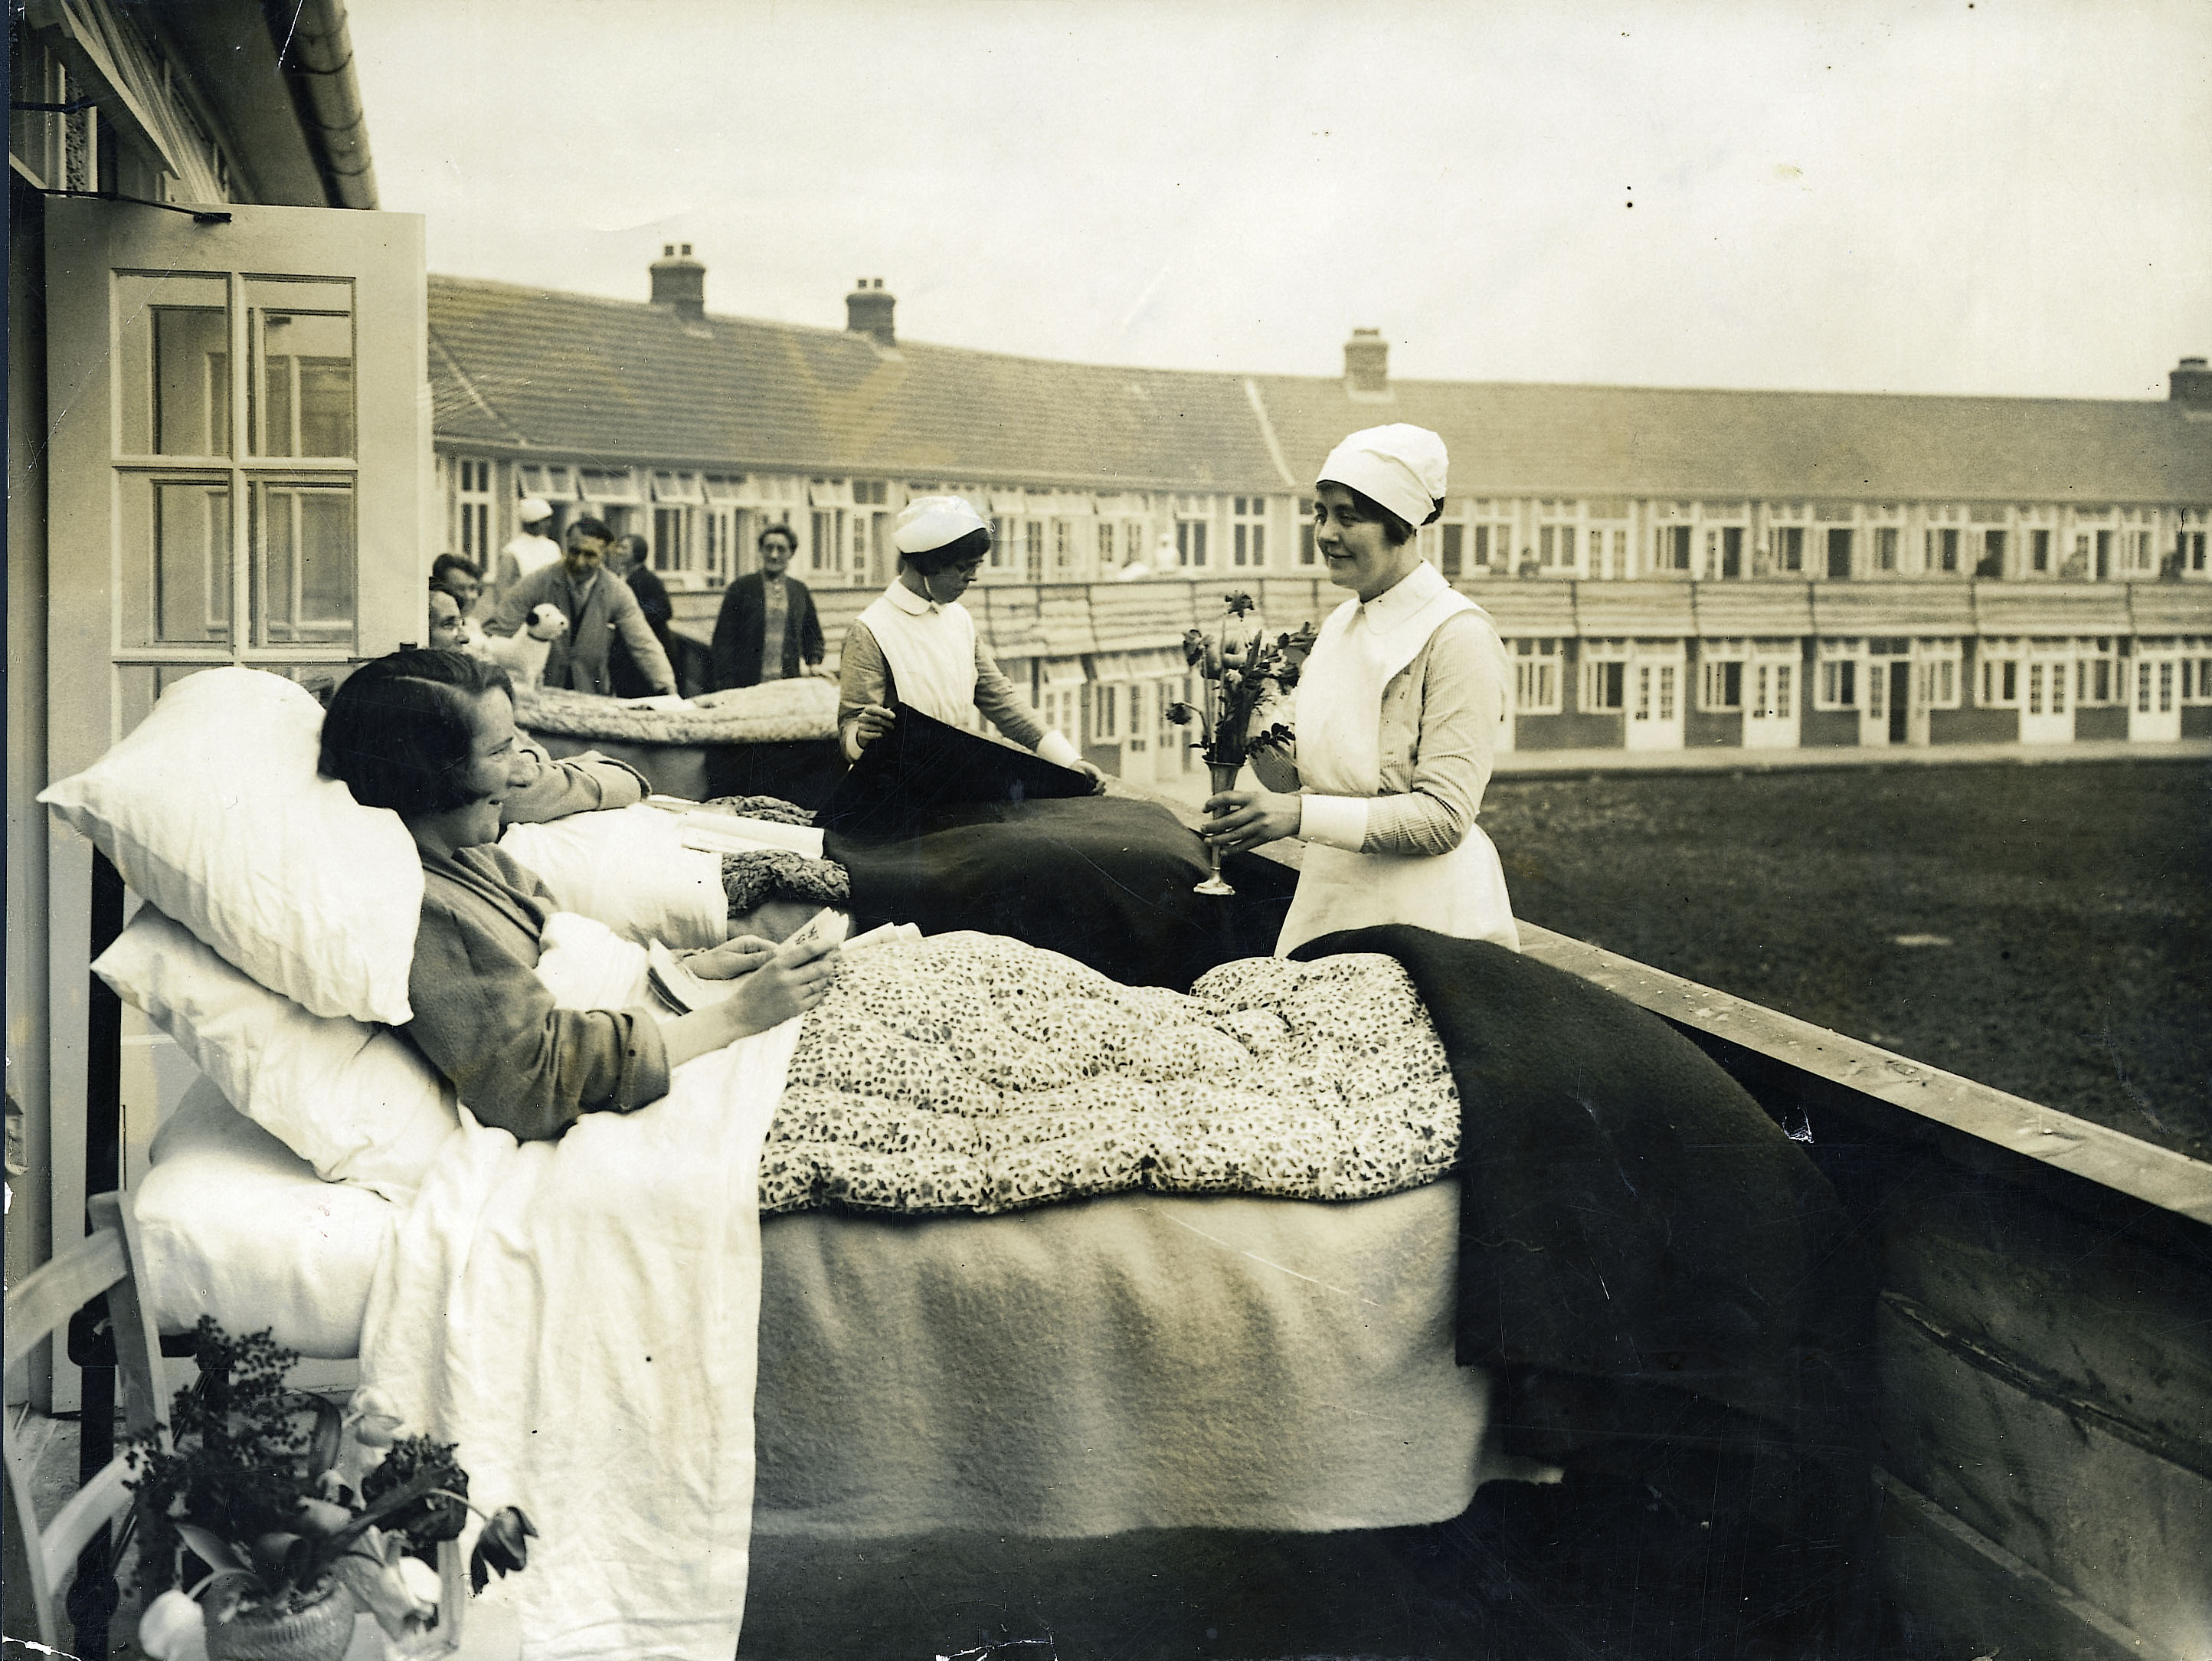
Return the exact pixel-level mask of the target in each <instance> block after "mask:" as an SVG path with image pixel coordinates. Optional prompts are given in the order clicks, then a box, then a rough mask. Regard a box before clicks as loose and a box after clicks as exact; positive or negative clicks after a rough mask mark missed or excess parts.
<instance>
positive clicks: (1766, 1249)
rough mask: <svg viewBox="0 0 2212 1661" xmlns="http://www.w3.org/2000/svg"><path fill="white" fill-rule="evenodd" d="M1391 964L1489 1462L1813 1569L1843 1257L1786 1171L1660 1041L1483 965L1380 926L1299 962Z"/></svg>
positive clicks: (1854, 1308)
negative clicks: (1505, 1449) (1561, 1472)
mask: <svg viewBox="0 0 2212 1661" xmlns="http://www.w3.org/2000/svg"><path fill="white" fill-rule="evenodd" d="M1334 952H1389V954H1390V955H1391V956H1393V957H1395V958H1397V959H1398V960H1399V961H1400V962H1401V963H1402V964H1405V966H1406V969H1407V972H1408V973H1409V974H1410V975H1411V976H1412V977H1413V983H1414V986H1415V987H1416V988H1417V989H1418V990H1419V993H1420V995H1421V998H1422V1001H1423V1002H1424V1003H1425V1004H1426V1005H1427V1007H1428V1011H1429V1014H1430V1016H1431V1019H1433V1021H1434V1022H1435V1024H1436V1028H1437V1034H1438V1036H1439V1037H1441V1038H1442V1039H1443V1044H1444V1048H1445V1050H1446V1052H1447V1053H1448V1055H1449V1058H1450V1062H1451V1068H1452V1073H1453V1076H1454V1079H1455V1081H1456V1083H1457V1085H1458V1087H1459V1095H1460V1110H1461V1138H1460V1149H1461V1152H1460V1164H1459V1176H1460V1182H1461V1188H1460V1196H1461V1214H1460V1265H1459V1274H1460V1287H1459V1319H1458V1344H1459V1358H1460V1360H1461V1362H1462V1364H1464V1365H1480V1366H1486V1367H1490V1368H1492V1369H1495V1370H1496V1371H1497V1372H1498V1375H1499V1377H1500V1378H1501V1381H1502V1388H1501V1390H1500V1395H1499V1399H1498V1402H1497V1403H1496V1413H1497V1419H1498V1423H1499V1425H1500V1427H1501V1430H1502V1433H1503V1434H1504V1438H1505V1439H1506V1442H1507V1445H1509V1446H1510V1447H1513V1448H1515V1450H1516V1451H1521V1452H1524V1453H1528V1454H1530V1455H1532V1456H1534V1457H1543V1458H1548V1459H1551V1460H1553V1461H1554V1462H1556V1463H1563V1464H1565V1465H1567V1466H1568V1467H1569V1468H1570V1469H1576V1468H1577V1467H1578V1466H1579V1467H1582V1468H1584V1469H1607V1470H1610V1471H1612V1472H1614V1473H1618V1474H1623V1475H1634V1476H1636V1477H1638V1479H1640V1480H1644V1481H1647V1482H1650V1483H1652V1484H1653V1485H1654V1486H1655V1487H1657V1488H1660V1489H1662V1491H1666V1492H1668V1493H1669V1494H1674V1495H1676V1496H1678V1497H1681V1498H1684V1499H1685V1500H1686V1501H1687V1502H1689V1503H1692V1504H1695V1505H1699V1506H1711V1504H1712V1503H1713V1496H1714V1494H1715V1492H1716V1491H1717V1490H1720V1491H1726V1492H1729V1493H1730V1494H1734V1495H1735V1498H1736V1499H1737V1500H1738V1502H1739V1503H1741V1504H1742V1505H1744V1506H1747V1507H1748V1508H1750V1509H1751V1510H1752V1511H1753V1512H1756V1513H1758V1514H1759V1515H1760V1516H1761V1517H1762V1518H1764V1519H1765V1520H1766V1522H1767V1523H1768V1524H1770V1526H1771V1528H1772V1529H1774V1530H1776V1531H1777V1532H1778V1534H1779V1535H1781V1536H1784V1537H1787V1538H1789V1539H1790V1540H1793V1541H1795V1542H1799V1543H1801V1544H1802V1545H1804V1546H1806V1547H1807V1548H1808V1549H1809V1548H1836V1547H1840V1546H1842V1545H1844V1542H1846V1541H1847V1540H1849V1539H1850V1538H1854V1537H1856V1530H1857V1528H1858V1526H1859V1522H1860V1516H1859V1513H1860V1511H1861V1509H1862V1507H1863V1504H1864V1497H1865V1495H1866V1494H1867V1492H1868V1472H1867V1468H1866V1465H1865V1463H1864V1452H1863V1445H1862V1442H1861V1432H1860V1430H1859V1428H1858V1427H1859V1425H1860V1424H1861V1423H1862V1415H1861V1413H1860V1409H1862V1408H1863V1405H1864V1400H1863V1389H1862V1386H1863V1379H1862V1369H1863V1366H1864V1365H1865V1362H1866V1359H1867V1355H1868V1344H1867V1335H1868V1331H1869V1323H1870V1320H1871V1297H1872V1282H1871V1273H1870V1267H1869V1264H1868V1263H1867V1262H1866V1254H1865V1250H1864V1248H1863V1245H1862V1244H1861V1243H1859V1242H1858V1241H1857V1240H1855V1239H1854V1238H1852V1230H1851V1227H1850V1222H1849V1220H1848V1219H1847V1218H1846V1216H1845V1214H1844V1211H1843V1209H1842V1208H1841V1207H1840V1205H1839V1204H1838V1201H1837V1198H1836V1196H1835V1194H1834V1192H1833V1190H1832V1189H1831V1188H1830V1187H1829V1185H1828V1183H1827V1182H1826V1179H1825V1178H1824V1177H1822V1176H1821V1175H1820V1172H1819V1171H1816V1170H1815V1169H1814V1166H1813V1164H1812V1162H1811V1160H1810V1159H1808V1158H1807V1157H1806V1155H1805V1153H1804V1151H1803V1150H1802V1148H1801V1147H1798V1146H1797V1145H1796V1143H1794V1142H1793V1141H1791V1140H1790V1138H1789V1136H1787V1135H1784V1132H1783V1131H1782V1130H1781V1129H1780V1128H1779V1127H1778V1126H1777V1125H1776V1124H1775V1123H1773V1121H1772V1120H1771V1119H1770V1118H1768V1116H1766V1114H1765V1111H1763V1110H1761V1109H1760V1107H1759V1104H1758V1103H1757V1102H1755V1101H1753V1099H1752V1098H1751V1097H1750V1096H1749V1095H1748V1094H1747V1093H1746V1092H1744V1091H1743V1090H1742V1089H1741V1087H1740V1086H1738V1085H1737V1084H1736V1083H1735V1081H1734V1080H1731V1079H1730V1078H1729V1076H1728V1075H1727V1074H1725V1073H1723V1071H1722V1070H1721V1069H1720V1068H1719V1067H1718V1066H1717V1065H1716V1064H1715V1063H1714V1062H1712V1061H1711V1060H1710V1059H1708V1058H1707V1057H1706V1056H1705V1055H1704V1053H1703V1052H1701V1051H1700V1050H1698V1049H1697V1047H1696V1046H1695V1045H1693V1044H1692V1043H1690V1042H1689V1041H1688V1040H1687V1039H1686V1038H1685V1037H1682V1036H1681V1035H1680V1033H1678V1032H1676V1031H1674V1029H1673V1028H1672V1027H1670V1026H1668V1025H1667V1024H1666V1023H1665V1022H1663V1021H1662V1020H1660V1019H1658V1018H1657V1017H1656V1016H1655V1015H1652V1014H1650V1013H1648V1012H1646V1011H1644V1010H1642V1009H1639V1008H1638V1007H1636V1006H1635V1005H1633V1004H1631V1003H1629V1002H1628V1001H1626V1000H1625V999H1622V998H1620V997H1617V996H1615V995H1613V994H1612V993H1610V992H1607V991H1606V990H1604V989H1602V988H1601V987H1598V986H1596V985H1595V984H1593V983H1590V982H1589V981H1585V980H1583V979H1582V978H1581V977H1578V976H1575V975H1571V974H1567V973H1565V972H1564V971H1562V970H1557V969H1553V968H1551V967H1549V966H1547V965H1546V964H1541V963H1538V962H1536V961H1534V959H1532V958H1524V957H1522V956H1520V955H1518V954H1516V953H1515V952H1508V951H1506V950H1504V948H1503V947H1500V946H1494V945H1492V944H1490V943H1488V942H1486V941H1480V940H1455V939H1451V938H1448V937H1447V936H1444V935H1442V934H1433V933H1431V932H1430V931H1429V930H1427V929H1423V928H1409V927H1405V926H1402V925H1391V926H1389V927H1383V928H1362V929H1353V930H1349V931H1346V932H1343V933H1340V934H1330V935H1328V936H1326V937H1324V938H1322V939H1321V940H1314V941H1311V942H1310V943H1309V944H1307V945H1306V946H1302V947H1300V948H1299V950H1298V951H1297V953H1296V954H1295V955H1296V956H1297V957H1300V958H1317V957H1322V956H1326V955H1328V954H1331V953H1334Z"/></svg>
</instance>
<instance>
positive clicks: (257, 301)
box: [246, 279, 354, 456]
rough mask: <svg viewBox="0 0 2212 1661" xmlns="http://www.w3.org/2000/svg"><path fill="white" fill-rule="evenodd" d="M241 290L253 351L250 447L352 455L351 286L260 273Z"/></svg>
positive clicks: (278, 452) (268, 452) (265, 451)
mask: <svg viewBox="0 0 2212 1661" xmlns="http://www.w3.org/2000/svg"><path fill="white" fill-rule="evenodd" d="M246 298H247V301H248V303H249V307H250V315H251V319H252V338H253V347H254V356H255V362H254V373H253V379H252V392H253V398H254V405H253V410H252V416H253V440H254V447H253V453H255V454H256V455H264V456H349V455H351V454H352V453H353V452H354V418H353V394H354V373H353V307H352V299H353V296H352V289H351V287H350V285H349V284H347V283H277V282H272V281H269V280H266V279H260V280H256V281H253V282H250V283H247V284H246Z"/></svg>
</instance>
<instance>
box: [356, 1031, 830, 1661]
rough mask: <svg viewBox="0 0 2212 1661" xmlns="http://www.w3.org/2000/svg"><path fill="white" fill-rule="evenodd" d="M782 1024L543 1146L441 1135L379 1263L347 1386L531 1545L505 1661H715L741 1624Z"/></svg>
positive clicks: (784, 1036) (490, 1134) (787, 1040)
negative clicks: (426, 1444) (524, 1523)
mask: <svg viewBox="0 0 2212 1661" xmlns="http://www.w3.org/2000/svg"><path fill="white" fill-rule="evenodd" d="M798 1036H799V1023H798V1022H797V1021H796V1020H793V1021H790V1022H787V1023H786V1024H785V1025H782V1026H781V1027H778V1028H777V1029H775V1031H772V1032H767V1033H763V1034H761V1035H759V1036H758V1037H753V1038H749V1039H746V1040H744V1042H742V1043H738V1044H734V1045H732V1046H731V1047H730V1048H729V1049H727V1050H720V1051H718V1052H716V1053H714V1054H713V1055H709V1056H701V1057H699V1058H698V1059H697V1060H696V1061H693V1062H687V1063H686V1064H685V1065H684V1066H683V1067H681V1068H678V1069H677V1070H676V1073H675V1075H674V1079H673V1081H672V1086H671V1090H670V1092H669V1093H668V1095H667V1096H666V1097H665V1098H662V1099H661V1100H660V1101H658V1102H655V1103H653V1104H652V1105H651V1106H649V1107H647V1108H645V1109H643V1110H641V1111H639V1112H637V1113H634V1114H630V1115H629V1116H619V1117H618V1116H615V1115H612V1114H592V1115H588V1116H586V1118H585V1119H584V1120H583V1121H582V1122H580V1123H579V1124H578V1125H577V1126H576V1127H575V1128H574V1129H572V1130H571V1131H570V1132H569V1133H568V1135H567V1136H565V1137H563V1138H562V1140H561V1141H558V1142H555V1143H542V1142H541V1143H532V1144H528V1145H524V1146H518V1145H517V1143H516V1142H515V1141H514V1139H513V1137H512V1136H510V1135H507V1134H506V1133H505V1132H503V1131H499V1130H494V1129H487V1128H485V1127H483V1126H481V1125H478V1124H477V1123H474V1122H473V1120H468V1121H466V1122H465V1123H464V1125H463V1127H462V1129H460V1130H459V1132H457V1133H456V1134H455V1135H454V1137H453V1141H452V1142H451V1144H450V1145H449V1147H448V1148H447V1151H446V1153H445V1154H444V1156H443V1157H442V1158H441V1161H440V1165H439V1167H438V1169H437V1170H436V1171H435V1173H434V1174H433V1175H432V1177H430V1178H429V1180H428V1181H427V1182H425V1183H424V1184H423V1186H422V1191H421V1192H420V1194H419V1195H418V1196H417V1197H416V1203H415V1205H414V1207H413V1208H412V1209H411V1210H410V1212H409V1213H408V1214H407V1216H406V1217H405V1219H404V1221H403V1222H402V1223H401V1225H400V1227H399V1230H398V1238H397V1241H396V1248H395V1249H394V1250H392V1251H390V1252H387V1253H386V1255H385V1256H384V1258H383V1260H382V1261H381V1262H380V1264H379V1266H378V1271H377V1275H376V1281H375V1284H374V1288H373V1290H372V1293H371V1295H370V1299H369V1308H368V1316H367V1317H366V1319H365V1321H364V1322H363V1329H362V1373H363V1377H364V1379H365V1381H366V1382H368V1383H371V1384H375V1385H378V1386H380V1387H381V1388H382V1389H384V1390H387V1391H389V1392H390V1393H391V1394H392V1396H393V1397H394V1398H395V1399H396V1400H397V1402H398V1403H399V1405H400V1407H401V1409H402V1410H403V1411H404V1414H405V1415H406V1418H407V1421H408V1424H409V1427H410V1429H416V1430H421V1431H425V1432H428V1433H430V1434H433V1435H435V1436H437V1437H438V1438H440V1439H441V1440H447V1441H453V1442H457V1443H459V1449H460V1453H459V1457H460V1460H461V1463H462V1464H463V1466H464V1467H465V1469H467V1470H468V1472H469V1474H470V1479H471V1497H472V1498H474V1499H475V1500H477V1503H479V1504H480V1505H483V1506H484V1507H485V1508H486V1509H487V1510H489V1509H491V1508H493V1507H495V1506H500V1505H505V1504H510V1503H512V1504H519V1505H520V1506H522V1507H523V1509H524V1510H525V1511H526V1512H528V1513H529V1515H530V1517H531V1518H532V1521H533V1522H534V1523H535V1524H537V1527H538V1536H539V1537H538V1540H536V1541H535V1542H532V1548H531V1563H530V1567H529V1569H528V1571H527V1572H526V1573H524V1574H522V1575H521V1576H520V1577H518V1578H517V1579H515V1580H514V1581H513V1582H512V1583H511V1584H512V1586H513V1592H512V1596H513V1598H514V1600H515V1601H516V1602H517V1603H519V1605H520V1616H521V1626H522V1631H523V1637H524V1645H525V1653H526V1655H529V1656H530V1657H532V1658H533V1661H541V1658H543V1661H550V1658H568V1657H574V1658H592V1661H605V1658H617V1657H664V1656H665V1657H676V1658H693V1657H696V1658H699V1661H729V1658H730V1657H731V1656H732V1653H734V1652H735V1649H736V1643H737V1634H738V1625H739V1622H740V1619H741V1617H742V1615H743V1613H744V1593H745V1578H746V1567H747V1562H748V1552H749V1547H750V1518H751V1513H752V1486H753V1392H754V1384H755V1378H756V1363H757V1330H758V1318H759V1308H760V1287H761V1258H760V1223H759V1216H758V1211H757V1192H758V1185H759V1168H760V1157H761V1145H762V1142H763V1139H764V1138H765V1136H766V1135H767V1132H768V1127H769V1120H770V1119H771V1117H772V1116H774V1114H775V1104H776V1098H777V1096H778V1094H779V1093H780V1092H781V1088H782V1082H783V1075H784V1069H785V1068H786V1066H787V1063H788V1062H789V1060H790V1056H791V1051H792V1048H793V1045H794V1044H795V1043H797V1041H798Z"/></svg>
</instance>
